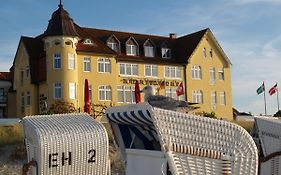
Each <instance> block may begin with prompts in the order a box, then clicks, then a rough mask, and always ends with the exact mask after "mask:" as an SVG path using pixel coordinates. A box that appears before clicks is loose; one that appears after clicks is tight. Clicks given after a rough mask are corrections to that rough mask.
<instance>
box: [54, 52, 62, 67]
mask: <svg viewBox="0 0 281 175" xmlns="http://www.w3.org/2000/svg"><path fill="white" fill-rule="evenodd" d="M53 68H54V69H61V68H62V60H61V54H60V53H55V54H54V58H53Z"/></svg>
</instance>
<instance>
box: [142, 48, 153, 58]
mask: <svg viewBox="0 0 281 175" xmlns="http://www.w3.org/2000/svg"><path fill="white" fill-rule="evenodd" d="M144 56H146V57H154V47H153V46H144Z"/></svg>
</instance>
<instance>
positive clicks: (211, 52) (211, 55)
mask: <svg viewBox="0 0 281 175" xmlns="http://www.w3.org/2000/svg"><path fill="white" fill-rule="evenodd" d="M210 57H211V58H213V49H212V48H211V49H210Z"/></svg>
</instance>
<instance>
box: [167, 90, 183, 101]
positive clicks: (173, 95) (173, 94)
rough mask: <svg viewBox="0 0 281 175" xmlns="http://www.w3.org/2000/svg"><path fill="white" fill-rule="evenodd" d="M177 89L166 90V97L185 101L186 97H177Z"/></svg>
mask: <svg viewBox="0 0 281 175" xmlns="http://www.w3.org/2000/svg"><path fill="white" fill-rule="evenodd" d="M176 90H177V88H165V96H166V97H171V98H173V99H176V100H184V95H181V96H177V92H176Z"/></svg>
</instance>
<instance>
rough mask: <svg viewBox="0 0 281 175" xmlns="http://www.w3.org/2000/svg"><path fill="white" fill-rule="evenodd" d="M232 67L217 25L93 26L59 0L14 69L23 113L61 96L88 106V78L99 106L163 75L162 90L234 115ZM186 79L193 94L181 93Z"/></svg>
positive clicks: (23, 46)
mask: <svg viewBox="0 0 281 175" xmlns="http://www.w3.org/2000/svg"><path fill="white" fill-rule="evenodd" d="M230 68H231V62H230V60H229V59H228V57H227V56H226V54H225V53H224V51H223V50H222V48H221V47H220V45H219V43H218V42H217V40H216V39H215V37H214V35H213V33H212V32H211V30H210V29H204V30H201V31H197V32H195V33H191V34H188V35H184V36H180V37H177V36H176V34H170V35H169V36H156V35H149V34H137V33H129V32H121V31H112V30H103V29H96V28H87V27H81V26H79V25H78V24H77V23H75V22H74V21H73V20H72V18H71V17H70V15H69V13H68V12H67V11H66V10H65V9H64V8H63V5H59V8H58V9H57V10H56V11H55V12H54V13H53V14H52V17H51V19H50V20H49V24H48V27H47V29H46V30H45V32H44V33H42V34H41V35H39V36H36V37H27V36H22V37H21V39H20V41H19V45H18V49H17V52H16V55H15V58H14V62H13V67H12V69H11V70H13V74H14V79H13V90H15V91H16V99H17V100H16V101H17V104H16V112H17V116H18V117H24V116H26V115H34V114H40V113H43V112H46V110H48V108H49V107H50V106H51V104H53V103H54V102H55V101H56V100H63V101H67V102H71V103H73V104H74V105H75V107H76V108H80V109H81V110H83V107H84V81H85V79H88V80H89V84H90V98H91V102H92V103H95V104H105V105H109V104H113V105H123V104H127V103H134V92H133V91H134V84H135V81H136V80H138V81H139V82H140V85H141V88H142V87H144V86H145V85H153V86H155V87H156V88H158V87H159V85H160V84H161V82H163V81H164V82H165V88H164V89H161V90H159V94H161V95H166V96H170V97H173V98H176V99H182V100H187V101H188V102H194V103H198V105H197V106H198V107H200V108H199V109H198V110H199V111H205V112H212V111H214V112H215V113H216V115H217V116H218V117H219V118H225V119H227V120H232V119H233V116H232V94H231V75H230ZM180 82H182V83H183V84H184V88H185V92H186V93H185V94H184V95H182V96H179V97H178V96H177V95H176V88H177V87H178V85H179V83H180ZM46 107H47V108H46Z"/></svg>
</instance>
